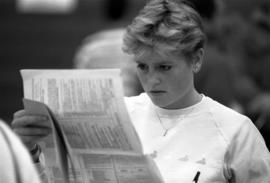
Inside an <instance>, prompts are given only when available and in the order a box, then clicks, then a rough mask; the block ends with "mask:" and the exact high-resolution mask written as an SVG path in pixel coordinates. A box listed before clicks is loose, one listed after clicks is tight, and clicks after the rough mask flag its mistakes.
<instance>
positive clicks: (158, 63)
mask: <svg viewBox="0 0 270 183" xmlns="http://www.w3.org/2000/svg"><path fill="white" fill-rule="evenodd" d="M135 62H136V63H137V64H146V63H145V62H142V61H139V60H136V61H135ZM163 64H173V62H171V61H161V62H157V63H154V65H163Z"/></svg>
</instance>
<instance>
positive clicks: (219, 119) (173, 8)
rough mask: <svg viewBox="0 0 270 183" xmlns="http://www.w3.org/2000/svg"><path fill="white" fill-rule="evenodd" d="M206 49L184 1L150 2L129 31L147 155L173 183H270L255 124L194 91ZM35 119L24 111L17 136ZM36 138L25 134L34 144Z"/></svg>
mask: <svg viewBox="0 0 270 183" xmlns="http://www.w3.org/2000/svg"><path fill="white" fill-rule="evenodd" d="M204 43H205V35H204V33H203V29H202V23H201V19H200V17H199V15H198V14H197V12H196V11H195V10H194V9H192V8H191V7H190V6H189V5H187V4H186V3H185V2H183V1H180V0H152V1H150V2H149V3H148V4H147V5H146V6H145V7H144V9H143V10H142V11H141V12H140V13H139V15H138V16H137V17H136V18H135V19H134V21H133V23H132V24H131V25H130V26H129V27H128V28H127V31H126V34H125V36H124V50H125V51H126V52H127V53H129V54H131V55H133V57H134V60H135V61H136V63H137V70H138V77H139V79H140V81H141V83H142V86H143V88H144V90H145V93H143V94H141V95H139V96H135V97H129V98H125V99H126V100H125V101H126V105H127V108H128V111H129V114H130V117H131V120H132V122H133V124H134V126H135V129H136V131H137V133H138V135H139V137H140V140H141V142H142V145H143V149H144V152H145V153H146V154H150V155H152V157H153V158H154V161H155V163H156V164H157V166H158V168H159V170H160V173H161V175H162V177H163V179H164V182H166V183H176V182H177V183H179V182H181V183H186V182H187V183H190V182H192V181H193V178H194V176H195V175H196V174H197V172H200V174H198V175H200V176H199V178H198V176H197V178H196V179H199V181H198V182H200V183H211V182H219V183H226V182H236V183H263V182H265V183H266V182H269V180H270V157H269V152H268V150H267V148H266V146H265V143H264V140H263V138H262V137H261V135H260V133H259V132H258V130H257V129H256V128H255V126H254V125H253V124H252V122H251V121H250V120H249V119H248V118H247V117H246V116H243V115H241V114H239V113H237V112H235V111H233V110H231V109H229V108H227V107H225V106H223V105H221V104H219V103H217V102H216V101H214V100H212V99H211V98H209V97H207V96H204V95H203V94H199V93H198V92H197V91H196V89H195V88H194V83H193V77H194V74H195V73H197V72H199V70H200V68H201V65H202V60H203V54H204V49H203V47H204ZM36 118H37V116H27V115H26V114H25V113H24V112H22V111H20V112H18V113H17V114H15V118H14V121H13V126H14V130H15V131H17V132H18V129H19V128H25V126H24V125H23V124H24V122H23V121H27V120H28V121H30V120H32V121H37V119H36ZM29 133H33V132H27V133H24V134H23V133H21V134H20V133H19V135H20V136H22V137H24V138H25V141H26V142H27V143H28V144H33V142H35V139H33V137H32V138H26V137H29ZM48 133H49V132H48ZM45 135H47V134H46V133H43V134H41V136H45ZM29 147H30V145H29Z"/></svg>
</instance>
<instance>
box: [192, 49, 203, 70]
mask: <svg viewBox="0 0 270 183" xmlns="http://www.w3.org/2000/svg"><path fill="white" fill-rule="evenodd" d="M203 56H204V49H203V48H200V49H198V50H197V51H196V52H195V54H194V56H193V57H192V70H193V73H198V72H199V71H200V70H201V67H202V63H203Z"/></svg>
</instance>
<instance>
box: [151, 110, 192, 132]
mask: <svg viewBox="0 0 270 183" xmlns="http://www.w3.org/2000/svg"><path fill="white" fill-rule="evenodd" d="M194 108H195V107H193V108H192V109H191V110H190V112H189V113H187V114H184V115H180V116H179V117H178V118H177V122H179V121H182V120H183V119H185V118H186V117H187V116H188V115H190V114H191V113H192V112H193V110H194ZM155 113H156V115H157V118H158V120H159V123H160V125H161V127H162V128H163V130H164V132H163V135H162V136H163V137H165V136H166V135H167V134H168V132H169V131H170V130H171V129H172V128H174V127H175V125H176V123H177V122H176V121H175V123H174V124H173V125H171V127H168V128H166V127H165V126H164V124H163V122H162V120H161V118H160V115H159V114H158V112H157V111H156V109H155Z"/></svg>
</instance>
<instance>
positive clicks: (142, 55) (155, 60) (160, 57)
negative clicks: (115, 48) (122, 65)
mask: <svg viewBox="0 0 270 183" xmlns="http://www.w3.org/2000/svg"><path fill="white" fill-rule="evenodd" d="M134 60H135V62H137V63H147V64H162V63H178V62H181V61H186V60H185V58H184V57H183V56H181V55H179V56H178V55H174V54H165V53H160V52H157V51H154V50H143V51H140V52H139V53H137V54H135V55H134Z"/></svg>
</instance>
